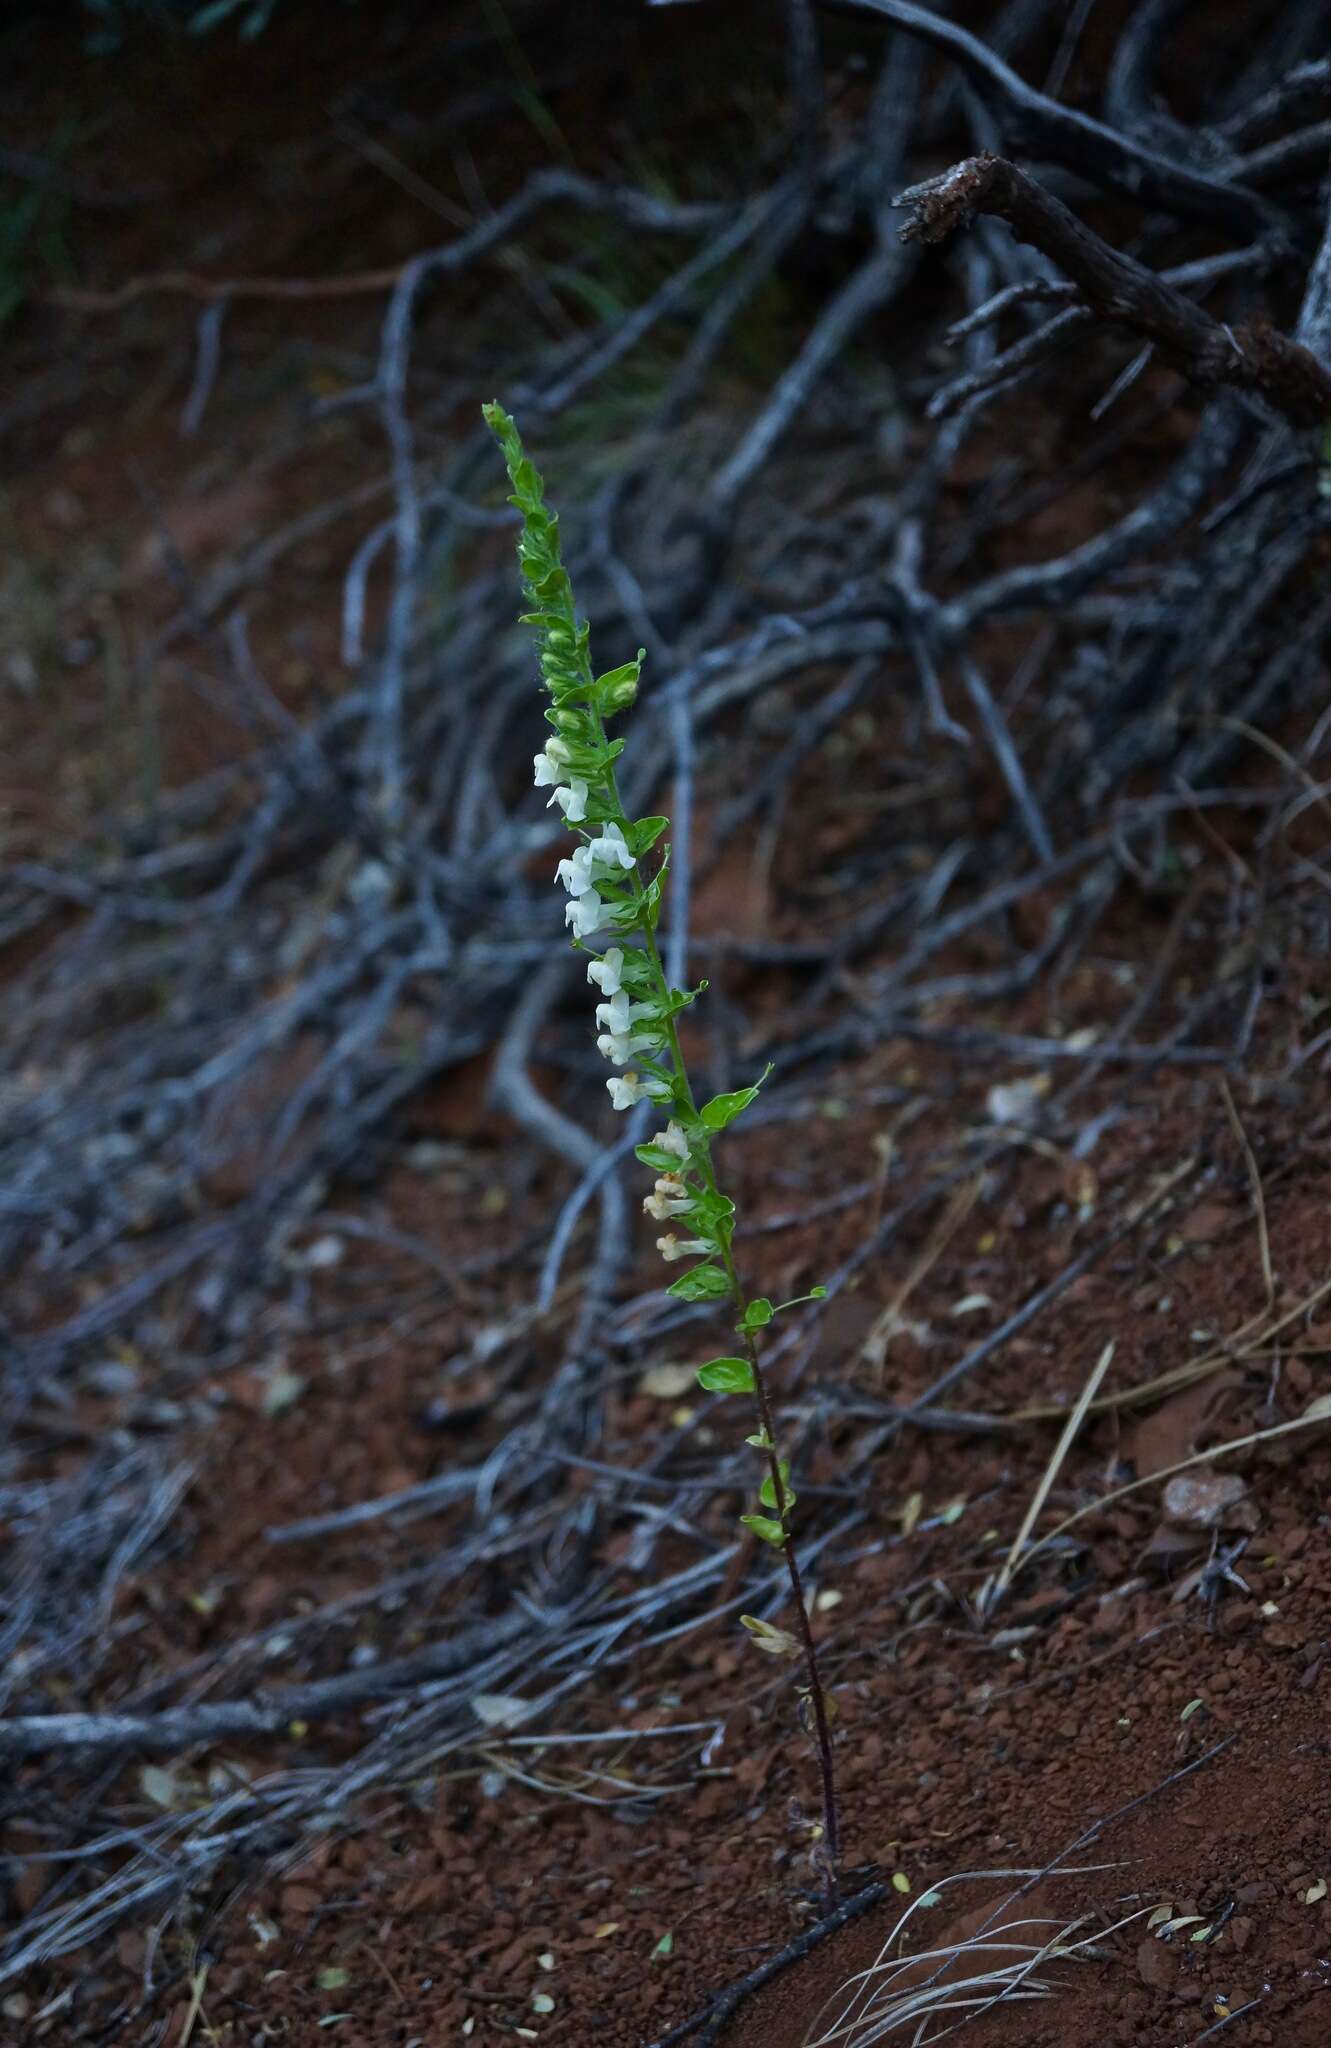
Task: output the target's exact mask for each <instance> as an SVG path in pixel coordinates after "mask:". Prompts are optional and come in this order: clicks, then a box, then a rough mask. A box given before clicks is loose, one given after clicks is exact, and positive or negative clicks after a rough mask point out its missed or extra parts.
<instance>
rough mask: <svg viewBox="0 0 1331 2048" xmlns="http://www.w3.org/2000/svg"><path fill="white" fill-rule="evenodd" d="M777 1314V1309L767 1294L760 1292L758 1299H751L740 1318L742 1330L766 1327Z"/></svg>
mask: <svg viewBox="0 0 1331 2048" xmlns="http://www.w3.org/2000/svg"><path fill="white" fill-rule="evenodd" d="M775 1314H776V1310H775V1309H774V1308H773V1307H772V1304H771V1302H770V1301H769V1300H768V1299H767V1296H766V1295H765V1294H760V1295H759V1296H758V1298H757V1300H756V1301H751V1302H750V1303H749V1305H748V1307H747V1308H746V1309H745V1311H744V1314H743V1316H742V1317H741V1318H740V1323H739V1327H740V1329H741V1330H763V1329H766V1327H767V1325H768V1323H770V1322H771V1320H772V1317H773V1316H774V1315H775Z"/></svg>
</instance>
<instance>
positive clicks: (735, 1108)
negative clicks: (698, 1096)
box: [701, 1067, 772, 1131]
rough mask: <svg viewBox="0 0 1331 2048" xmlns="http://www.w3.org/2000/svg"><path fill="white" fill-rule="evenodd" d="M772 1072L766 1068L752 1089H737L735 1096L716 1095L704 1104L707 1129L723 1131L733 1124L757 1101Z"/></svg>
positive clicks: (703, 1118) (703, 1110) (702, 1113)
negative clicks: (758, 1094)
mask: <svg viewBox="0 0 1331 2048" xmlns="http://www.w3.org/2000/svg"><path fill="white" fill-rule="evenodd" d="M771 1071H772V1069H771V1068H770V1067H768V1068H766V1070H765V1071H764V1073H763V1074H762V1076H761V1078H760V1079H759V1080H757V1081H755V1082H754V1084H753V1086H752V1088H737V1089H736V1090H735V1092H734V1094H733V1095H714V1096H713V1097H712V1099H711V1101H710V1102H704V1104H703V1106H702V1111H701V1115H702V1120H703V1122H704V1124H705V1125H706V1126H707V1129H708V1130H709V1131H723V1130H724V1129H725V1127H726V1125H727V1124H733V1123H734V1121H735V1118H736V1117H737V1116H740V1115H742V1114H743V1112H744V1111H745V1110H746V1109H747V1108H748V1106H749V1104H750V1103H751V1102H752V1101H753V1100H754V1099H755V1097H756V1096H757V1093H758V1090H759V1089H760V1088H761V1087H762V1085H763V1082H764V1081H765V1080H766V1079H767V1076H768V1074H770V1073H771Z"/></svg>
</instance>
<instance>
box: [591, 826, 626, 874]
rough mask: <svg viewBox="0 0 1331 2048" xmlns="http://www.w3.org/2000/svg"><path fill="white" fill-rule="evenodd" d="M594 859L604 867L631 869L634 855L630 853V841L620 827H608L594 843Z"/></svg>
mask: <svg viewBox="0 0 1331 2048" xmlns="http://www.w3.org/2000/svg"><path fill="white" fill-rule="evenodd" d="M592 859H593V860H599V861H600V862H601V864H602V866H603V867H615V866H619V867H621V868H631V867H633V866H634V859H633V855H632V854H631V853H630V852H629V849H628V841H627V840H626V839H625V837H624V834H623V833H622V832H621V831H620V829H619V827H618V825H607V826H606V828H605V830H604V832H603V833H602V834H601V836H600V837H599V839H593V841H592Z"/></svg>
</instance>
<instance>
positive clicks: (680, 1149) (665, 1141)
mask: <svg viewBox="0 0 1331 2048" xmlns="http://www.w3.org/2000/svg"><path fill="white" fill-rule="evenodd" d="M652 1143H653V1145H656V1146H659V1148H660V1150H661V1151H662V1152H673V1153H674V1155H675V1157H676V1159H678V1161H679V1163H680V1165H681V1166H687V1165H688V1163H689V1141H688V1139H687V1138H686V1137H685V1135H684V1130H683V1126H682V1125H680V1124H677V1123H676V1122H675V1120H674V1118H673V1117H672V1118H671V1119H670V1122H669V1123H668V1124H667V1125H666V1127H665V1129H664V1130H663V1131H658V1132H657V1134H656V1136H655V1137H654V1138H653V1139H652Z"/></svg>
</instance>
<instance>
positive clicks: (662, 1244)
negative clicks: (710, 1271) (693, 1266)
mask: <svg viewBox="0 0 1331 2048" xmlns="http://www.w3.org/2000/svg"><path fill="white" fill-rule="evenodd" d="M656 1249H657V1250H658V1252H660V1254H661V1257H662V1258H663V1259H670V1260H673V1259H691V1258H693V1257H694V1256H695V1255H696V1256H698V1257H700V1258H708V1257H710V1255H711V1254H712V1253H713V1252H714V1251H715V1250H716V1246H715V1245H713V1244H708V1242H707V1240H706V1238H705V1237H676V1236H675V1233H674V1231H673V1230H668V1231H667V1232H666V1234H665V1236H664V1237H658V1238H657V1240H656Z"/></svg>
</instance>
